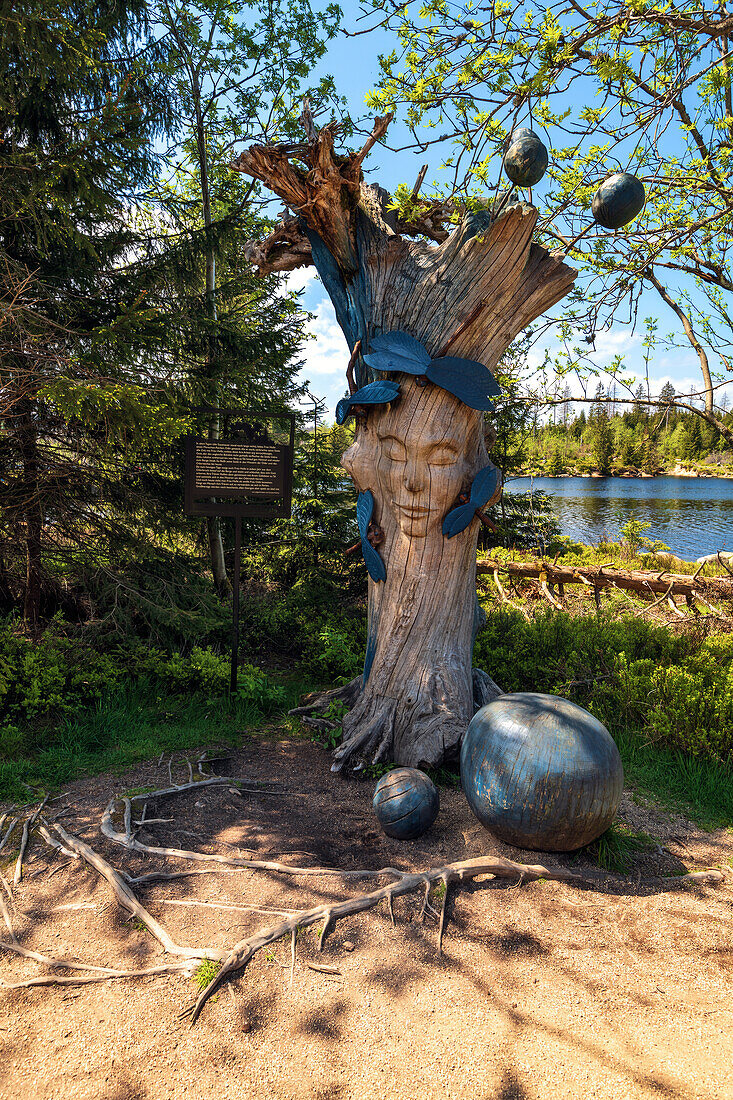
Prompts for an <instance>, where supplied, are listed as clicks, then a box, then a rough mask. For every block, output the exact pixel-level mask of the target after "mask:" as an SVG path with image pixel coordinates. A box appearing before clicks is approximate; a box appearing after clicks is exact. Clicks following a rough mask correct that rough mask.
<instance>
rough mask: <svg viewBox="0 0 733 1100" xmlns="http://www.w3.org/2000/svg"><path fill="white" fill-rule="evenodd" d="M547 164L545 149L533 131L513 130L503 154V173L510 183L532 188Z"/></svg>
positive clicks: (541, 175)
mask: <svg viewBox="0 0 733 1100" xmlns="http://www.w3.org/2000/svg"><path fill="white" fill-rule="evenodd" d="M548 163H549V159H548V156H547V149H546V148H545V146H544V145H543V144H542V142H541V141H540V139H539V138H538V137H537V134H535V133H534V131H533V130H527V129H526V128H525V127H522V128H521V129H519V130H514V132H513V133H512V135H511V137H510V138H509V145H508V148H507V151H506V153H505V154H504V171H505V172H506V174H507V176H508V177H509V179H510V180H511V181H512V183H515V184H516V185H517V186H518V187H532V186H533V185H534V184H535V183H539V182H540V180H541V179H542V177H543V176H544V174H545V172H546V171H547V165H548Z"/></svg>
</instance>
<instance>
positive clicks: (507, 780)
mask: <svg viewBox="0 0 733 1100" xmlns="http://www.w3.org/2000/svg"><path fill="white" fill-rule="evenodd" d="M461 783H462V784H463V791H464V793H465V795H466V798H467V799H468V804H469V806H470V807H471V809H472V810H473V812H474V813H475V814H476V817H477V818H478V819H479V821H480V822H481V823H482V824H483V825H485V826H486V828H487V829H489V830H490V832H492V833H494V834H495V835H496V836H498V837H499V838H500V839H501V840H504V841H506V842H507V843H508V844H514V845H516V846H517V847H518V848H536V849H540V850H541V851H551V852H572V851H574V850H575V849H576V848H581V847H582V846H583V845H584V844H590V842H591V841H592V840H595V839H596V838H597V837H599V836H600V835H601V833H602V832H604V831H605V830H606V829H607V828H608V826H609V825H610V824H611V822H612V821H613V819H614V817H615V816H616V811H617V810H618V804H619V802H620V800H621V792H622V790H623V786H624V773H623V768H622V766H621V757H620V756H619V751H618V749H617V748H616V744H615V742H614V740H613V738H612V737H611V735H610V733H609V732H608V730H607V729H606V727H605V726H603V725H602V724H601V723H600V722H599V721H598V719H597V718H594V717H593V715H592V714H590V713H589V712H588V711H587V710H584V708H583V707H579V706H577V704H576V703H571V702H569V701H568V700H567V699H561V698H560V697H559V696H557V695H539V694H535V693H534V692H529V691H523V692H517V693H516V694H514V695H501V696H499V698H498V699H495V700H494V701H493V702H492V703H489V704H488V705H487V706H485V707H482V708H481V710H479V711H478V712H477V713H476V714H475V715H474V717H473V720H472V721H471V724H470V725H469V727H468V730H467V731H466V736H465V737H464V739H463V744H462V746H461Z"/></svg>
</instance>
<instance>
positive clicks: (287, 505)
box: [185, 435, 293, 519]
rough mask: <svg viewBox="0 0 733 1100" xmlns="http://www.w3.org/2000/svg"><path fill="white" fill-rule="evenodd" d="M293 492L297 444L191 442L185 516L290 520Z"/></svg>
mask: <svg viewBox="0 0 733 1100" xmlns="http://www.w3.org/2000/svg"><path fill="white" fill-rule="evenodd" d="M291 440H292V435H291ZM292 491H293V446H292V442H291V444H290V445H286V444H281V443H270V442H260V441H255V442H249V441H248V440H247V439H246V438H242V437H241V436H240V437H239V438H236V439H216V440H213V439H199V438H196V437H193V436H191V437H189V438H188V439H187V440H186V483H185V510H186V513H187V514H188V515H190V516H245V517H246V516H249V517H259V518H261V519H287V518H289V516H290V512H291V501H292Z"/></svg>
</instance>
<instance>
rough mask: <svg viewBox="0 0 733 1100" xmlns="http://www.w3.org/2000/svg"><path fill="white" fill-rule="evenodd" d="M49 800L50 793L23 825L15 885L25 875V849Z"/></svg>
mask: <svg viewBox="0 0 733 1100" xmlns="http://www.w3.org/2000/svg"><path fill="white" fill-rule="evenodd" d="M47 802H48V795H46V797H45V798H44V799H43V802H41V804H40V806H38V807H37V808H36V809H35V810H34V811H33V813H32V814H31V816H30V817H28V818H26V820H25V824H24V825H23V836H22V837H21V841H20V851H19V852H18V859H17V862H16V864H15V873H14V874H13V885H14V886H17V885H18V883H19V882H20V880H21V879H22V877H23V857H24V856H25V850H26V847H27V846H28V837H29V836H30V831H31V829H32V828H33V826H34V825H35V822H36V818H37V817H38V815H39V814H40V812H41V810H42V809H43V807H44V806H45V805H46V803H47Z"/></svg>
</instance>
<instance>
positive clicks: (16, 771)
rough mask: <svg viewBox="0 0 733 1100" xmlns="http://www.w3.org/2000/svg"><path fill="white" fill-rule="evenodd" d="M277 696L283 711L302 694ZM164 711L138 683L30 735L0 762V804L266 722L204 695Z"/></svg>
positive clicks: (164, 702) (162, 702) (156, 693)
mask: <svg viewBox="0 0 733 1100" xmlns="http://www.w3.org/2000/svg"><path fill="white" fill-rule="evenodd" d="M280 689H283V690H284V693H285V694H284V706H294V705H295V702H296V700H297V698H298V696H299V695H300V694H301V693H302V692H303V691H304V690H306V688H305V685H304V684H302V683H299V682H295V681H290V682H288V683H285V684H281V685H279V690H280ZM280 705H281V706H282V705H283V702H282V701H280ZM170 706H171V700H170V699H169V698H165V699H164V698H161V692H160V685H153V684H146V683H144V682H143V683H138V684H136V685H133V686H132V687H130V688H128V689H127V690H118V691H115V692H112V693H110V694H109V695H107V696H106V697H105V698H103V699H102V700H101V701H100V702H98V703H96V704H94V705H90V706H89V707H88V708H86V709H85V710H83V711H82V712H81V713H78V714H77V715H76V716H74V717H67V718H63V719H61V720H60V721H59V723H58V725H57V727H56V728H55V729H48V730H47V731H43V732H42V734H40V735H39V734H38V733H36V735H35V736H34V739H33V740H34V742H35V746H34V747H33V748H29V749H27V750H26V751H24V752H18V753H17V754H14V756H13V757H12V758H11V759H4V760H0V799H7V800H10V801H13V802H28V801H30V800H32V799H33V798H34V797H35V794H34V792H33V791H32V790H31V791H29V789H28V788H29V787H30V788H40V789H43V790H45V791H54V790H57V789H58V788H59V787H60V786H62V785H63V784H65V783H69V782H70V781H71V780H73V779H76V778H77V777H78V776H83V775H95V774H98V773H100V772H105V771H121V770H123V769H125V768H129V767H132V766H133V765H134V764H139V763H140V762H141V761H143V760H150V759H152V758H154V757H158V756H160V754H161V752H165V753H172V752H181V751H186V750H187V749H194V748H197V747H198V746H200V745H204V744H206V743H207V742H209V743H211V742H212V741H216V743H217V744H227V745H236V744H239V743H240V742H241V739H242V734H243V733H244V731H245V730H251V729H253V728H257V727H258V726H262V725H263V724H264V723H265V722H266V721H267V715H266V713H265V712H264V710H263V708H261V707H260V706H258V705H257V704H255V703H252V702H251V701H250V700H246V699H245V700H241V699H238V698H236V697H235V698H233V699H228V698H227V697H226V696H224V695H222V696H219V697H213V698H212V697H211V695H209V694H208V693H205V692H193V693H191V694H189V695H184V696H177V697H176V699H175V701H174V713H173V714H171V712H170V711H169V710H168V707H170ZM280 735H281V736H282V734H280ZM39 742H40V744H39ZM130 793H132V792H130ZM134 793H140V794H143V793H145V789H144V788H140V790H139V791H137V790H136V791H135V792H134Z"/></svg>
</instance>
